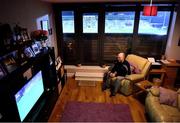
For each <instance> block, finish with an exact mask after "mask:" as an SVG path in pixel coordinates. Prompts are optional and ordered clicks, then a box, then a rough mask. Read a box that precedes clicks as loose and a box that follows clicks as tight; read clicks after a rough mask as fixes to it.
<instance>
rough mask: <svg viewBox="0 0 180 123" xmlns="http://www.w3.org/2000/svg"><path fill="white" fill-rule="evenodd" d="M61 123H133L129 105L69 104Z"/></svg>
mask: <svg viewBox="0 0 180 123" xmlns="http://www.w3.org/2000/svg"><path fill="white" fill-rule="evenodd" d="M61 122H133V119H132V116H131V112H130V109H129V106H128V105H127V104H107V103H81V102H68V103H67V104H66V106H65V109H64V113H63V115H62V118H61Z"/></svg>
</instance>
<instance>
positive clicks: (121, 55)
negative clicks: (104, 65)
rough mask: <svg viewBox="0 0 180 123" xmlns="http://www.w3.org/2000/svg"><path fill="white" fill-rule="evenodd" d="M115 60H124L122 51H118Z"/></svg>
mask: <svg viewBox="0 0 180 123" xmlns="http://www.w3.org/2000/svg"><path fill="white" fill-rule="evenodd" d="M117 60H118V61H119V62H123V61H124V54H123V53H119V54H118V56H117Z"/></svg>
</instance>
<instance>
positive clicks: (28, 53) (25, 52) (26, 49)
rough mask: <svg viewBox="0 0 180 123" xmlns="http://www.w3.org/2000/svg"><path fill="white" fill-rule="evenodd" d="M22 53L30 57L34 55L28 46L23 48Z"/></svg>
mask: <svg viewBox="0 0 180 123" xmlns="http://www.w3.org/2000/svg"><path fill="white" fill-rule="evenodd" d="M24 54H25V56H26V57H27V58H31V57H34V56H35V55H34V53H33V51H32V50H31V48H30V47H27V48H25V49H24Z"/></svg>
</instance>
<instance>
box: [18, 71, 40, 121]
mask: <svg viewBox="0 0 180 123" xmlns="http://www.w3.org/2000/svg"><path fill="white" fill-rule="evenodd" d="M43 92H44V86H43V78H42V72H41V71H39V72H38V73H37V74H36V75H35V76H33V77H32V78H31V79H30V80H29V81H28V82H27V83H26V84H25V85H24V86H23V87H22V88H21V89H20V90H19V91H18V92H17V93H16V94H15V100H16V105H17V109H18V113H19V117H20V120H21V121H23V120H24V119H25V118H26V116H27V115H28V113H29V112H30V111H31V109H32V108H33V106H34V105H35V104H36V102H37V101H38V99H39V98H40V97H41V95H42V94H43Z"/></svg>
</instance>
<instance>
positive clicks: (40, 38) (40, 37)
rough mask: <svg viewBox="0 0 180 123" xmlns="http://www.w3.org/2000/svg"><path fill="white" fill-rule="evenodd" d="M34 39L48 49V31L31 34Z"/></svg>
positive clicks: (36, 31) (37, 31)
mask: <svg viewBox="0 0 180 123" xmlns="http://www.w3.org/2000/svg"><path fill="white" fill-rule="evenodd" d="M31 37H32V39H35V40H36V41H40V42H41V45H42V47H47V45H46V40H47V38H48V31H46V30H35V31H33V32H32V33H31Z"/></svg>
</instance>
